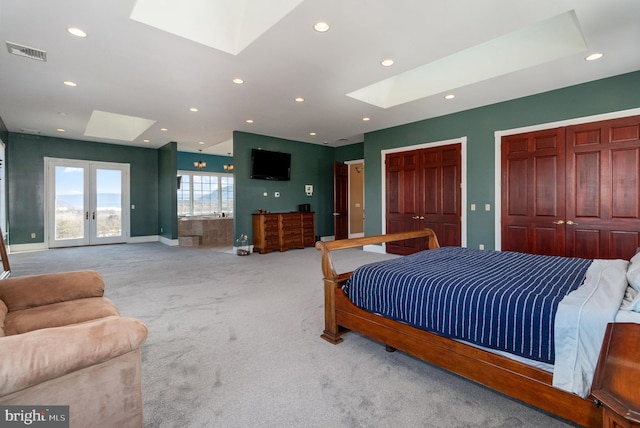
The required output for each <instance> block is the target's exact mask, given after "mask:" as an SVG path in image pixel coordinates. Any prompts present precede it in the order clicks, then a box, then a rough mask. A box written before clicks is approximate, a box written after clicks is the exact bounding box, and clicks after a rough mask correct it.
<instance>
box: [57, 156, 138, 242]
mask: <svg viewBox="0 0 640 428" xmlns="http://www.w3.org/2000/svg"><path fill="white" fill-rule="evenodd" d="M45 168H46V177H47V195H48V200H47V209H46V212H47V216H46V217H47V222H46V224H47V231H46V233H47V238H48V244H49V247H50V248H52V247H71V246H83V245H99V244H114V243H121V242H126V241H127V237H128V236H129V164H121V163H109V162H92V161H81V160H70V159H54V158H46V159H45Z"/></svg>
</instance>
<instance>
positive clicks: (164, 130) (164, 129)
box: [160, 128, 168, 132]
mask: <svg viewBox="0 0 640 428" xmlns="http://www.w3.org/2000/svg"><path fill="white" fill-rule="evenodd" d="M160 130H161V131H162V132H167V131H168V129H167V128H160Z"/></svg>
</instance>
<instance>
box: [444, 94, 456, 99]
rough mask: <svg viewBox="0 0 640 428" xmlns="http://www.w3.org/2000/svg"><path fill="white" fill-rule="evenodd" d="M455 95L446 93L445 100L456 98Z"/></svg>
mask: <svg viewBox="0 0 640 428" xmlns="http://www.w3.org/2000/svg"><path fill="white" fill-rule="evenodd" d="M455 97H456V96H455V95H453V94H447V95H445V96H444V99H445V100H452V99H454V98H455Z"/></svg>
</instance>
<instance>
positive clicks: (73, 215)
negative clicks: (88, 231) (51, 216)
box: [55, 166, 85, 240]
mask: <svg viewBox="0 0 640 428" xmlns="http://www.w3.org/2000/svg"><path fill="white" fill-rule="evenodd" d="M55 183H56V189H55V239H56V240H64V239H82V238H84V213H85V212H84V169H83V168H71V167H66V166H56V177H55Z"/></svg>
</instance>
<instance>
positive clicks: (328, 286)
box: [316, 241, 343, 345]
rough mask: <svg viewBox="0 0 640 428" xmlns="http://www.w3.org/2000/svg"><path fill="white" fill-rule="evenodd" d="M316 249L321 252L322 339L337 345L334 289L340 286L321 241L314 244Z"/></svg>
mask: <svg viewBox="0 0 640 428" xmlns="http://www.w3.org/2000/svg"><path fill="white" fill-rule="evenodd" d="M316 248H317V249H318V250H320V251H321V252H322V273H323V276H324V331H323V332H322V335H321V336H320V337H322V338H323V339H324V340H326V341H327V342H329V343H333V344H334V345H337V344H338V343H340V342H342V340H343V339H342V337H340V327H339V326H338V322H337V320H336V305H335V298H336V289H337V288H338V287H339V286H340V285H339V283H340V281H339V275H338V274H337V273H336V270H335V268H334V267H333V259H332V258H331V252H330V251H329V250H328V249H327V247H326V244H325V243H324V242H322V241H318V242H316Z"/></svg>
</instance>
